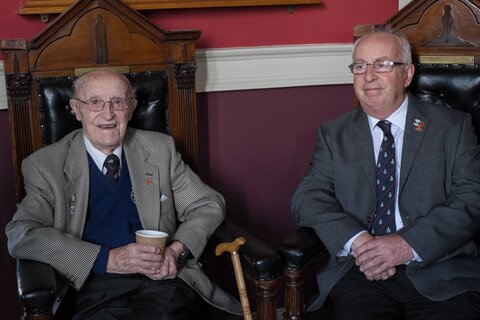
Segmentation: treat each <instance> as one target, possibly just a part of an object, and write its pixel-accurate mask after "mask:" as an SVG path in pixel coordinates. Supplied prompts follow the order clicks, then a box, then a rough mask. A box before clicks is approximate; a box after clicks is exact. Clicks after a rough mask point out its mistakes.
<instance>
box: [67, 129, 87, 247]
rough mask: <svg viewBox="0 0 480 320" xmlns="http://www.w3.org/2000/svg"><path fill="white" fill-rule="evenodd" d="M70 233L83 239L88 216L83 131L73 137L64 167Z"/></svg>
mask: <svg viewBox="0 0 480 320" xmlns="http://www.w3.org/2000/svg"><path fill="white" fill-rule="evenodd" d="M64 173H65V179H66V180H67V181H66V184H65V196H66V199H65V201H66V203H67V208H68V209H67V210H68V213H67V221H68V232H69V233H72V234H73V235H75V236H76V237H78V238H81V237H82V234H83V228H84V226H85V219H86V216H87V208H88V197H89V184H90V175H89V168H88V158H87V149H86V147H85V141H84V138H83V130H79V131H78V133H77V134H75V135H74V136H73V137H72V142H71V145H70V149H69V150H68V152H67V158H66V160H65V166H64Z"/></svg>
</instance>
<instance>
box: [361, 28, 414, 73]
mask: <svg viewBox="0 0 480 320" xmlns="http://www.w3.org/2000/svg"><path fill="white" fill-rule="evenodd" d="M372 33H386V34H389V35H390V36H391V37H392V38H394V39H396V40H397V41H398V43H399V44H400V46H401V47H402V54H403V61H401V62H403V63H405V64H411V63H412V47H411V45H410V42H408V39H407V37H406V36H405V35H404V34H403V33H401V32H399V31H395V30H394V29H393V28H392V27H391V26H388V25H387V26H376V27H375V29H374V30H372V31H370V32H367V33H366V34H364V35H362V36H361V37H360V38H358V39H357V40H356V41H355V43H354V44H353V51H352V59H353V58H354V56H353V54H354V52H355V49H356V47H357V44H358V43H359V42H360V41H362V39H364V38H365V37H366V36H368V35H370V34H372Z"/></svg>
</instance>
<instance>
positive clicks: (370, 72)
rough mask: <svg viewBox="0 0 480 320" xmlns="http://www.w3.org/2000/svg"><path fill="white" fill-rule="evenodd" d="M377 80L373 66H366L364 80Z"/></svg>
mask: <svg viewBox="0 0 480 320" xmlns="http://www.w3.org/2000/svg"><path fill="white" fill-rule="evenodd" d="M377 78H378V76H377V73H376V72H375V69H374V68H373V64H367V71H365V80H366V81H374V80H376V79H377Z"/></svg>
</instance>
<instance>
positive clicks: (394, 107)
mask: <svg viewBox="0 0 480 320" xmlns="http://www.w3.org/2000/svg"><path fill="white" fill-rule="evenodd" d="M352 58H353V63H352V64H351V65H350V69H351V71H352V73H353V77H354V78H353V79H354V90H355V94H356V96H357V98H358V100H359V101H360V105H361V108H358V109H355V110H352V111H350V112H348V113H346V114H345V115H343V116H341V117H339V118H337V119H335V120H333V121H330V122H328V123H325V124H323V125H321V126H320V127H319V129H318V138H317V143H316V149H315V153H314V156H313V160H312V165H311V169H310V171H309V173H308V174H307V176H306V177H305V178H304V179H303V180H302V182H301V183H300V185H299V186H298V188H297V190H296V192H295V194H294V196H293V200H292V213H293V215H294V216H295V218H296V221H297V223H298V224H299V225H300V226H308V227H312V228H313V229H314V230H315V232H316V234H317V235H318V236H319V238H320V239H321V240H322V242H323V243H324V244H325V246H326V247H327V249H328V250H329V252H330V254H331V260H330V262H329V263H328V265H327V266H326V267H325V269H323V270H321V271H320V273H319V274H318V275H317V280H318V285H319V292H320V293H319V296H318V297H317V299H316V300H315V301H314V302H313V303H312V304H311V305H310V306H309V310H315V309H318V308H320V307H321V306H322V305H323V303H324V302H325V300H326V299H327V296H328V298H329V300H331V302H332V306H333V308H332V310H333V317H334V319H356V320H359V319H366V320H369V319H445V320H447V319H448V320H450V319H479V317H480V298H479V294H478V292H479V291H480V258H479V252H478V247H477V245H476V244H475V242H474V241H473V237H474V235H475V233H476V232H477V231H478V230H479V225H480V147H479V146H478V142H477V138H476V135H475V133H474V130H473V127H472V124H471V118H470V115H468V114H465V113H462V112H459V111H455V110H450V109H447V108H441V107H439V106H434V105H430V104H426V103H423V102H421V101H419V100H418V99H416V98H415V97H414V96H412V95H409V94H407V91H406V88H407V87H408V85H409V84H410V82H411V80H412V77H413V74H414V71H415V70H414V65H412V63H411V51H410V45H409V43H408V41H407V40H406V39H405V38H404V37H403V36H401V35H397V34H393V33H392V32H390V31H388V30H384V31H379V32H372V33H369V34H367V35H364V36H363V37H362V38H360V39H359V40H358V41H357V42H356V43H355V45H354V50H353V57H352Z"/></svg>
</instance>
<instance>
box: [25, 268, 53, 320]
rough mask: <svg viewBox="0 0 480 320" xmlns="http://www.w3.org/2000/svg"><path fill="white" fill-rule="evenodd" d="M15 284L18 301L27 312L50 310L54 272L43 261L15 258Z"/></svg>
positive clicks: (37, 312)
mask: <svg viewBox="0 0 480 320" xmlns="http://www.w3.org/2000/svg"><path fill="white" fill-rule="evenodd" d="M17 285H18V294H19V297H20V301H21V303H22V306H23V308H24V311H25V312H26V313H27V314H42V313H48V312H51V311H52V307H53V301H54V290H55V272H54V270H53V268H52V267H51V266H50V265H48V264H45V263H42V262H38V261H32V260H17Z"/></svg>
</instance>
